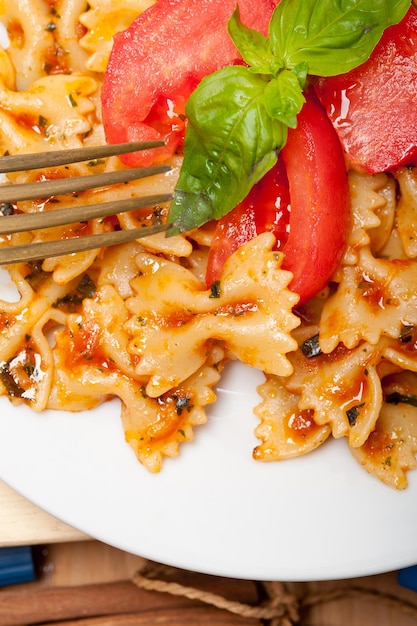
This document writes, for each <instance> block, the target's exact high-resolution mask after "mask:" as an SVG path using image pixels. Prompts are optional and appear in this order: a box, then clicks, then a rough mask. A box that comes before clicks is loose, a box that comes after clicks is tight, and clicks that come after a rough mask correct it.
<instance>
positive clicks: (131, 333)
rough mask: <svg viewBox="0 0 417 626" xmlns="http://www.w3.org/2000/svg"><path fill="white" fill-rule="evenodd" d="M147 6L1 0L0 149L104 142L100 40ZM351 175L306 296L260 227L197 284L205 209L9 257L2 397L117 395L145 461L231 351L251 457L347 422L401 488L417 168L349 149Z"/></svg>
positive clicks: (102, 227)
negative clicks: (54, 250)
mask: <svg viewBox="0 0 417 626" xmlns="http://www.w3.org/2000/svg"><path fill="white" fill-rule="evenodd" d="M158 1H159V0H158ZM115 4H117V10H116V9H115V7H114V5H115ZM153 4H154V0H118V2H117V3H114V2H111V0H89V2H88V3H87V2H84V0H30V1H29V0H13V1H12V0H3V2H2V3H1V5H0V6H1V11H0V19H1V21H2V23H3V24H4V25H5V27H6V30H7V36H8V42H7V44H6V45H5V46H4V47H3V48H0V146H1V152H2V154H18V153H31V152H41V151H42V152H43V151H46V150H59V149H65V148H75V147H81V146H90V145H100V144H104V143H105V142H106V137H105V132H104V126H103V118H102V109H101V92H102V86H103V81H104V76H105V71H106V68H107V64H108V60H109V55H110V53H111V50H112V42H113V37H114V35H115V34H116V33H117V32H119V31H122V30H124V29H126V28H128V26H129V25H130V24H131V23H132V21H133V20H134V19H135V18H136V17H137V16H138V15H140V14H141V13H142V12H144V11H145V10H147V9H148V8H149V7H151V6H152V5H153ZM182 159H183V157H182V154H181V150H177V151H176V152H175V153H174V154H173V155H172V156H170V157H169V158H168V161H169V163H170V164H171V166H172V169H171V171H170V172H168V173H165V174H161V175H157V176H154V177H152V178H149V179H144V180H141V181H135V182H129V183H127V184H123V185H116V186H114V187H107V188H99V189H94V190H90V191H84V192H80V193H78V194H73V195H70V196H62V197H54V198H43V199H38V200H30V201H29V200H28V201H21V202H19V203H18V205H13V204H8V203H4V204H3V205H2V206H1V207H0V211H1V213H2V214H3V215H6V214H9V213H10V212H16V211H19V212H27V213H30V212H34V211H45V212H46V211H53V210H54V209H55V208H57V207H70V206H75V205H82V204H92V203H102V202H108V201H111V200H114V201H117V200H119V199H121V198H128V197H135V196H138V197H139V196H144V195H148V194H151V193H164V192H166V191H172V190H173V189H174V187H175V185H176V183H177V180H178V177H179V173H180V169H181V165H182ZM126 167H127V165H126V164H125V163H124V162H122V160H121V159H119V158H118V157H110V158H109V159H107V160H105V161H95V162H90V163H80V164H75V165H67V166H62V167H55V168H50V169H47V170H43V171H39V170H34V171H32V172H20V173H17V174H8V175H7V177H6V176H4V177H3V182H8V183H10V182H11V183H23V182H32V181H35V180H48V179H52V178H59V177H64V176H65V177H69V176H79V175H84V174H87V175H89V174H94V173H98V172H101V171H110V170H112V171H113V170H117V169H123V168H126ZM347 175H348V185H349V194H350V211H351V214H350V227H349V233H348V238H347V245H346V249H345V250H344V253H343V256H342V257H341V260H340V262H339V263H338V266H337V269H336V271H335V272H334V273H333V275H332V279H331V281H330V282H328V283H327V284H326V286H325V287H324V288H322V289H320V291H319V292H318V293H317V294H316V295H314V296H313V297H309V298H308V299H307V300H306V301H304V302H302V303H299V297H298V295H297V293H295V292H293V291H291V289H290V288H289V286H290V284H291V279H292V273H291V271H290V270H289V269H288V268H287V267H286V266H285V261H284V255H283V254H282V253H280V252H278V251H277V250H276V249H275V247H274V246H275V237H274V235H273V234H272V232H263V233H260V234H257V235H256V236H255V237H253V238H252V239H250V240H249V241H248V242H246V243H245V244H244V245H242V246H240V247H239V248H238V249H237V250H235V251H234V252H233V254H231V255H230V257H229V258H228V259H227V260H226V262H225V263H224V266H223V267H222V270H221V276H220V279H219V281H215V282H213V284H212V285H211V286H207V284H206V281H205V273H206V266H207V258H208V254H209V251H210V245H211V242H212V241H213V237H214V231H215V226H216V225H215V223H214V222H213V221H209V222H208V223H206V224H204V225H202V226H199V227H197V228H194V229H192V230H190V231H187V232H184V233H178V234H175V235H174V236H171V237H166V236H165V234H158V235H153V236H149V237H147V238H143V239H141V240H138V241H134V242H131V243H127V244H123V245H119V246H114V247H109V248H106V249H99V250H92V251H88V252H82V253H81V252H80V253H77V254H72V255H67V256H62V257H55V258H47V259H45V260H43V261H42V262H28V263H19V264H14V265H10V266H8V268H7V271H8V273H9V275H10V279H11V281H12V282H13V284H14V285H15V287H16V289H17V292H18V296H17V297H16V298H12V299H6V298H4V299H2V300H0V331H1V332H0V354H1V368H0V391H1V394H2V395H4V396H7V397H8V398H9V399H10V401H11V403H12V404H14V405H17V404H20V403H22V402H24V403H26V404H27V405H29V406H30V407H31V408H32V409H33V410H34V411H38V412H41V411H44V410H46V409H50V410H64V411H86V410H88V409H91V408H93V407H95V406H97V405H98V404H100V403H103V402H106V401H107V400H109V399H111V398H114V397H118V398H120V401H121V407H122V408H121V419H122V423H123V428H124V432H125V437H126V441H127V442H128V444H129V445H130V446H131V447H132V449H133V450H134V453H135V454H136V456H137V459H138V461H139V462H140V463H142V464H143V465H144V466H145V467H146V468H147V469H148V470H149V471H150V472H158V471H160V469H161V467H162V464H163V459H164V457H175V456H177V455H178V453H179V450H180V447H181V445H182V444H185V443H188V442H191V441H192V439H193V436H194V429H195V428H196V427H198V426H202V425H204V423H205V422H206V421H207V415H206V407H207V406H208V405H210V404H211V403H213V402H215V400H216V385H217V383H218V382H219V380H220V378H221V375H222V371H223V369H224V367H225V366H226V364H227V363H228V362H229V361H232V360H236V359H238V360H240V361H242V362H243V363H245V364H246V365H249V366H251V367H254V368H257V369H259V370H262V371H263V372H264V376H265V380H264V382H263V383H262V384H261V385H260V386H259V388H258V392H259V404H258V405H257V406H255V407H254V408H253V410H254V413H255V415H256V417H257V419H258V425H257V426H256V429H255V435H256V437H257V439H259V444H258V445H257V446H256V448H255V450H254V451H253V458H254V459H256V460H257V461H264V462H270V461H280V460H284V459H290V458H292V457H295V456H299V455H303V454H306V453H308V452H312V451H313V450H315V449H316V448H318V447H319V446H322V445H328V443H326V442H327V441H328V440H330V439H331V438H344V439H345V440H346V444H347V446H348V447H349V450H350V452H351V453H352V455H353V457H354V458H355V459H356V460H357V462H358V463H359V464H361V465H362V466H363V467H364V468H365V470H366V471H368V472H369V473H371V474H373V475H374V476H375V477H376V478H377V479H379V480H381V481H383V482H384V483H386V484H387V485H389V486H391V487H393V488H396V489H404V488H406V486H407V472H408V471H409V470H411V469H413V468H415V467H416V466H417V461H416V453H417V392H416V388H417V330H416V329H417V288H416V285H417V262H416V257H417V247H416V241H417V238H416V235H417V226H416V219H415V211H416V202H417V200H416V198H417V174H416V172H415V170H414V169H413V168H412V167H407V166H406V165H404V166H401V167H398V168H397V169H396V170H395V171H393V172H380V173H377V174H370V173H366V172H364V171H360V170H359V169H358V168H356V167H353V166H351V164H349V161H348V174H347ZM330 192H331V190H329V193H330ZM168 212H169V206H168V204H166V205H161V206H152V207H149V208H147V209H140V210H137V211H133V212H130V213H126V214H120V215H114V216H112V217H111V218H104V219H96V220H91V221H89V222H82V223H79V224H76V225H71V227H68V226H65V227H54V228H50V229H47V230H43V231H39V232H26V233H19V234H14V235H8V236H0V241H1V246H2V247H5V246H10V245H16V244H20V243H27V242H35V241H41V240H44V241H48V240H49V239H51V240H52V239H57V238H70V237H77V236H80V235H83V234H87V233H101V232H106V231H110V230H114V229H119V228H121V229H128V228H134V227H137V226H141V225H150V224H153V223H157V222H160V221H167V220H168ZM0 220H1V217H0ZM0 232H1V228H0ZM219 282H220V284H221V290H219V291H216V285H217V284H219ZM86 419H88V417H86ZM329 443H330V442H329ZM330 445H331V444H330ZM248 454H250V451H248Z"/></svg>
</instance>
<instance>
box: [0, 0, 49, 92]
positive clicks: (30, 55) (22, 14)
mask: <svg viewBox="0 0 417 626" xmlns="http://www.w3.org/2000/svg"><path fill="white" fill-rule="evenodd" d="M2 14H3V15H4V17H3V16H2V21H3V23H4V25H5V26H6V29H7V34H8V38H9V47H8V52H9V53H10V56H11V58H12V61H13V65H14V67H15V68H16V81H17V86H18V89H19V90H21V89H27V88H28V87H29V86H30V85H31V83H33V82H34V81H35V80H38V79H39V78H41V77H42V76H44V75H45V63H46V61H47V59H49V57H50V55H51V53H53V51H54V43H55V42H54V36H53V29H52V28H49V27H48V25H49V24H50V23H51V21H52V15H51V7H50V5H49V4H48V3H47V2H43V0H3V2H2Z"/></svg>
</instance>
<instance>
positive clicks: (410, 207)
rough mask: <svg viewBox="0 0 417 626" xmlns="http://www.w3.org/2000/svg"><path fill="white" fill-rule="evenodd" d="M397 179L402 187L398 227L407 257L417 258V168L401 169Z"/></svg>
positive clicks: (396, 175)
mask: <svg viewBox="0 0 417 626" xmlns="http://www.w3.org/2000/svg"><path fill="white" fill-rule="evenodd" d="M395 177H396V179H397V181H398V184H399V186H400V192H401V195H400V198H399V201H398V206H397V227H398V234H399V236H400V239H401V243H402V245H403V248H404V251H405V253H406V255H407V256H408V257H410V258H412V259H414V258H415V257H417V171H416V168H407V167H401V168H399V169H398V170H397V171H396V173H395Z"/></svg>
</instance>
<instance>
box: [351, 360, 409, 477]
mask: <svg viewBox="0 0 417 626" xmlns="http://www.w3.org/2000/svg"><path fill="white" fill-rule="evenodd" d="M416 389H417V376H416V374H415V373H414V374H412V373H411V372H403V373H400V374H397V375H394V376H392V377H389V380H388V381H387V382H386V383H385V386H384V392H385V395H386V399H387V401H386V402H385V403H384V405H383V407H382V409H381V413H380V415H379V418H378V421H377V423H376V426H375V430H373V432H371V434H370V435H369V437H368V439H367V441H366V442H365V443H364V444H363V446H361V447H360V448H355V449H353V448H352V449H351V453H352V454H353V456H354V458H355V459H356V460H357V461H358V462H359V463H360V464H361V465H362V466H363V467H364V468H365V469H366V470H367V471H368V472H369V473H370V474H372V475H374V476H376V477H377V478H378V479H379V480H381V481H382V482H383V483H385V484H386V485H389V486H390V487H393V488H395V489H405V488H406V487H407V484H408V480H407V472H408V471H409V470H411V469H415V468H416V467H417V459H416V454H417V396H416V395H415V394H416Z"/></svg>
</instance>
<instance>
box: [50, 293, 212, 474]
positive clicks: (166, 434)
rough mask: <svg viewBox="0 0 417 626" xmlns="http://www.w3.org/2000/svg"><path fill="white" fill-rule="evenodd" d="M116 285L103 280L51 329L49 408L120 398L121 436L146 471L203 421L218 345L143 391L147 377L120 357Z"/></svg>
mask: <svg viewBox="0 0 417 626" xmlns="http://www.w3.org/2000/svg"><path fill="white" fill-rule="evenodd" d="M124 315H126V311H125V310H124V308H123V306H121V302H120V298H119V296H118V295H117V293H116V291H115V290H114V289H113V288H112V287H111V286H109V285H106V286H104V288H103V289H102V290H100V291H99V292H98V293H97V294H96V295H95V297H94V299H91V300H89V301H86V300H85V301H84V303H83V310H82V313H81V314H73V315H70V316H69V317H68V322H67V324H66V326H65V328H64V329H63V330H60V331H58V332H57V334H56V339H57V342H58V345H57V348H56V349H55V350H54V359H55V368H54V381H53V387H52V391H51V394H50V397H49V402H48V408H51V409H64V408H65V410H71V411H82V410H85V409H86V408H93V407H95V406H97V405H98V404H100V403H102V402H105V401H108V400H110V399H112V398H116V397H117V398H119V399H120V400H121V402H122V410H121V415H122V423H123V428H124V431H125V438H126V441H127V442H128V443H129V444H130V445H131V447H132V448H133V450H134V452H135V454H136V456H137V458H138V460H139V461H140V462H141V463H142V464H143V465H144V466H145V467H146V468H147V469H148V470H149V471H151V472H158V471H159V470H160V469H161V465H162V460H163V457H164V456H168V457H174V456H177V455H178V453H179V445H180V444H181V443H184V442H187V441H191V440H192V439H193V428H194V427H195V426H198V425H201V424H204V423H205V422H206V421H207V416H206V413H205V406H206V405H207V404H210V403H212V402H214V401H215V394H214V392H213V389H212V388H213V386H214V385H215V384H216V383H217V382H218V380H219V377H220V370H221V361H222V359H223V351H222V350H221V349H219V348H215V349H214V350H213V351H212V352H210V353H209V354H207V355H206V363H205V364H204V365H203V366H202V367H201V368H200V369H199V370H198V371H197V372H195V373H194V374H193V376H191V377H190V378H189V379H187V380H185V381H183V383H182V384H181V385H179V386H177V387H175V388H172V389H170V390H169V391H168V392H166V393H165V394H163V395H161V396H160V397H158V398H151V397H149V396H147V394H146V391H145V385H146V379H141V378H140V377H137V376H135V375H132V371H131V369H132V368H131V364H130V363H128V362H126V361H125V357H126V355H127V354H128V353H127V351H126V348H125V345H124V344H125V342H126V337H125V335H124V331H123V317H124Z"/></svg>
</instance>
